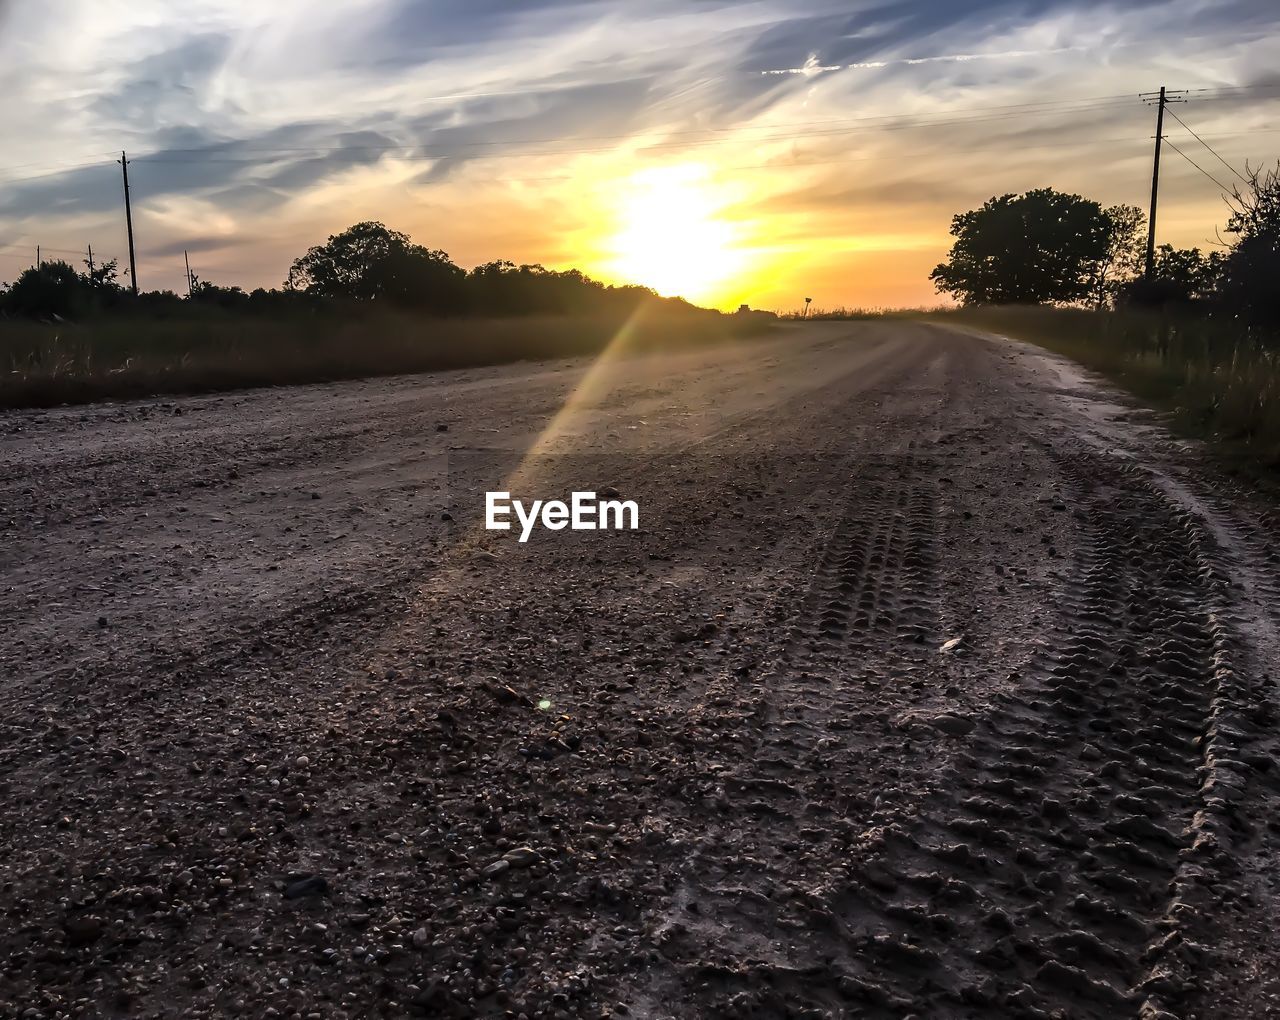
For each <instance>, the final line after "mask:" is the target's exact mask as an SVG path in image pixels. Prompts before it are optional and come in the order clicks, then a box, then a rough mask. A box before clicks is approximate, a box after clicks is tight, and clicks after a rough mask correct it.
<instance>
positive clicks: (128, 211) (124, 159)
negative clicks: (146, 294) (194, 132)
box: [120, 150, 138, 297]
mask: <svg viewBox="0 0 1280 1020" xmlns="http://www.w3.org/2000/svg"><path fill="white" fill-rule="evenodd" d="M120 168H121V169H122V170H123V171H124V221H125V223H126V224H127V225H128V227H129V284H130V286H131V287H132V288H133V296H134V297H137V296H138V260H137V259H136V258H135V257H134V254H133V203H132V202H131V201H130V199H129V157H128V156H126V155H125V153H124V151H123V150H122V151H121V153H120Z"/></svg>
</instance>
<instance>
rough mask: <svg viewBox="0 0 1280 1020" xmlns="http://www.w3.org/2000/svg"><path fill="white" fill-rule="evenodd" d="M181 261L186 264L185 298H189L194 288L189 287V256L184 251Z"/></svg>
mask: <svg viewBox="0 0 1280 1020" xmlns="http://www.w3.org/2000/svg"><path fill="white" fill-rule="evenodd" d="M182 261H183V262H185V263H186V264H187V297H188V298H189V297H191V292H192V290H194V289H195V288H194V287H192V285H191V256H190V255H189V254H188V253H187V252H186V251H184V252H183V253H182Z"/></svg>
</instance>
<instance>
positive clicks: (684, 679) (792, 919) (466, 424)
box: [0, 323, 1280, 1020]
mask: <svg viewBox="0 0 1280 1020" xmlns="http://www.w3.org/2000/svg"><path fill="white" fill-rule="evenodd" d="M476 450H484V451H488V453H486V454H483V455H481V454H477V453H474V452H471V451H476ZM500 477H501V478H504V479H506V481H507V482H508V483H509V485H510V487H511V488H512V489H513V491H515V494H516V495H517V496H521V495H523V496H527V497H528V498H539V497H540V498H548V497H558V496H562V495H563V494H565V493H567V492H568V491H570V490H571V489H573V488H577V487H584V486H585V487H595V488H600V487H603V486H606V485H607V486H612V487H615V488H617V489H618V490H619V491H620V492H621V493H622V494H623V495H624V496H627V497H629V498H633V499H636V500H637V501H638V502H639V503H640V506H641V514H642V529H641V531H639V532H635V533H607V534H597V535H584V534H569V533H559V534H550V533H545V532H544V533H540V534H538V535H537V536H535V538H534V540H533V541H531V542H530V543H529V544H528V545H527V546H521V545H519V544H518V543H517V542H516V540H515V536H514V535H511V534H500V533H486V532H484V531H482V530H480V529H479V528H478V526H477V517H478V514H479V511H480V509H481V508H482V506H483V495H482V493H483V491H484V489H485V488H487V487H489V486H490V485H493V484H494V483H496V481H497V480H498V479H499V478H500ZM1275 522H1276V518H1275V516H1274V515H1273V514H1272V513H1271V511H1270V510H1269V508H1268V507H1266V506H1264V505H1260V504H1258V503H1257V502H1256V501H1255V500H1254V499H1253V498H1252V497H1251V496H1250V495H1249V494H1248V493H1245V492H1242V491H1237V489H1235V488H1234V487H1233V486H1232V485H1231V483H1229V482H1228V481H1226V480H1224V479H1223V478H1220V477H1218V476H1217V475H1216V474H1215V473H1214V472H1213V471H1212V470H1211V469H1210V468H1209V467H1208V466H1207V465H1206V464H1205V463H1204V460H1203V458H1202V456H1201V454H1200V453H1199V452H1198V451H1197V450H1196V449H1194V448H1191V447H1188V446H1186V445H1185V444H1180V443H1178V442H1176V441H1174V440H1173V439H1171V438H1170V437H1169V436H1168V435H1167V434H1165V433H1164V432H1162V431H1161V429H1160V427H1159V425H1158V423H1157V422H1155V421H1154V420H1152V418H1151V417H1150V416H1149V415H1147V414H1145V413H1144V412H1140V411H1137V410H1135V409H1133V408H1131V407H1128V406H1127V405H1126V404H1125V403H1124V401H1122V400H1121V399H1120V398H1118V397H1116V396H1115V395H1114V394H1111V393H1108V392H1107V391H1106V390H1105V389H1104V388H1102V387H1100V386H1098V385H1096V384H1095V383H1093V382H1090V381H1089V380H1086V379H1085V378H1083V377H1082V376H1081V375H1080V374H1079V373H1078V372H1076V371H1075V370H1074V369H1072V368H1071V367H1070V366H1068V365H1066V364H1065V363H1064V362H1061V361H1059V360H1057V359H1053V358H1050V357H1049V356H1046V355H1043V354H1041V353H1038V352H1036V351H1034V350H1032V349H1030V348H1026V347H1023V346H1021V345H1018V344H1014V343H1012V342H1009V341H1003V340H998V339H992V338H989V337H981V336H977V335H970V334H966V333H962V332H957V331H948V330H943V329H940V328H935V327H929V326H923V325H908V324H896V323H882V324H873V323H868V324H848V325H838V326H836V325H832V326H815V327H812V328H808V329H796V330H793V331H790V332H788V333H786V334H785V335H783V336H781V337H779V338H777V339H772V340H769V341H763V342H759V343H754V344H749V345H744V346H740V347H736V348H733V349H721V350H716V351H700V352H694V353H689V354H686V355H682V356H680V357H678V358H667V359H664V360H661V361H658V360H620V361H608V362H606V363H603V364H601V365H597V366H595V367H591V366H589V365H587V364H586V363H582V362H563V363H554V364H540V365H524V366H511V367H505V368H499V369H487V370H482V371H471V372H464V373H450V374H443V375H437V376H423V377H413V378H403V379H394V380H378V381H371V382H364V383H347V384H341V385H332V386H317V387H304V388H298V389H291V390H278V391H267V392H256V393H251V394H242V395H230V396H220V397H211V398H197V399H184V400H171V401H148V402H142V403H131V404H121V405H104V406H99V407H91V408H76V409H67V410H58V411H52V412H30V413H6V414H3V415H0V537H2V539H3V541H2V543H0V570H2V571H3V572H2V573H0V634H3V641H2V642H0V678H2V680H3V683H2V684H0V794H2V795H3V812H0V855H2V857H0V859H2V860H3V870H2V872H0V917H3V919H4V922H5V923H4V924H3V925H0V1016H2V1017H32V1018H36V1017H47V1018H52V1017H66V1016H77V1017H89V1016H106V1017H170V1016H175V1017H176V1016H204V1017H212V1016H244V1017H306V1018H312V1017H319V1018H329V1017H348V1018H355V1017H384V1016H385V1017H392V1016H405V1015H411V1016H430V1017H470V1016H481V1017H503V1016H511V1017H516V1016H521V1015H523V1016H526V1017H579V1016H583V1017H596V1018H607V1017H615V1016H617V1017H639V1018H646V1017H652V1018H659V1017H725V1018H742V1017H806V1018H819V1017H842V1016H868V1017H908V1016H916V1017H930V1018H932V1017H943V1018H946V1017H1143V1018H1146V1020H1154V1018H1159V1017H1182V1018H1193V1017H1260V1016H1280V966H1278V965H1280V926H1278V925H1277V916H1276V915H1277V902H1278V899H1277V888H1276V886H1277V882H1280V871H1278V870H1277V868H1276V848H1277V840H1278V839H1280V810H1277V809H1278V808H1280V767H1278V766H1277V765H1276V753H1277V743H1276V739H1277V738H1276V691H1275V679H1274V673H1275V667H1276V664H1277V663H1278V662H1280V632H1278V630H1277V617H1278V616H1280V559H1278V554H1277V550H1276V547H1275V543H1274V540H1273V535H1274V534H1275Z"/></svg>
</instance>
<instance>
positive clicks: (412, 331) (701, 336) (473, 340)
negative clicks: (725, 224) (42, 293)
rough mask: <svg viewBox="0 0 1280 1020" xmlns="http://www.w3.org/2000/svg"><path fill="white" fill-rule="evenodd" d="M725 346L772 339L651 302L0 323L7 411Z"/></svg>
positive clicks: (739, 324) (763, 319)
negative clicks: (621, 338) (602, 307)
mask: <svg viewBox="0 0 1280 1020" xmlns="http://www.w3.org/2000/svg"><path fill="white" fill-rule="evenodd" d="M624 326H628V327H629V328H628V329H627V334H626V336H627V344H626V349H627V350H629V351H636V352H641V351H646V350H661V349H667V350H672V349H678V348H683V347H690V346H697V345H705V344H714V343H726V342H731V341H735V340H739V339H742V338H743V337H746V336H752V335H759V334H761V333H764V332H767V331H769V330H770V329H771V328H772V319H771V318H770V317H769V316H762V315H744V316H728V315H720V314H719V313H716V312H710V311H704V310H702V309H695V308H689V307H680V306H670V305H664V304H663V303H661V302H654V303H652V304H649V305H644V306H641V308H640V309H639V310H638V311H637V312H636V313H635V314H634V315H633V316H632V317H631V318H630V319H628V318H626V317H624V316H622V315H620V314H597V315H578V316H555V317H550V316H548V317H529V318H509V319H428V318H422V317H412V316H408V315H397V314H395V313H381V314H376V315H374V314H370V315H363V316H353V315H349V314H334V315H330V316H322V315H318V316H315V317H306V318H303V317H299V316H297V315H294V316H289V317H266V316H263V317H251V316H248V315H234V314H226V315H210V316H206V317H201V318H195V317H192V318H175V319H156V318H136V319H127V318H105V317H104V318H100V319H95V320H90V321H87V322H85V323H82V324H66V323H59V324H56V325H48V324H42V323H35V322H23V321H17V320H7V321H0V407H49V406H54V405H58V404H77V403H87V402H90V401H95V400H104V399H129V398H136V397H145V396H152V395H158V394H179V393H204V392H214V391H219V390H229V389H242V388H249V387H258V386H280V385H291V384H299V383H314V382H328V381H334V380H339V379H356V378H365V377H372V376H380V375H399V374H405V373H411V372H427V371H437V370H443V369H456V368H470V367H476V366H481V365H494V364H500V363H505V362H513V361H523V360H543V359H554V358H565V357H573V356H577V355H586V354H593V353H596V352H598V351H600V350H603V349H604V348H605V347H606V346H607V345H608V344H609V343H610V342H611V341H612V340H613V339H614V337H616V336H618V335H619V332H620V331H621V330H622V329H623V327H624Z"/></svg>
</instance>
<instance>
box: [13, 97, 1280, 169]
mask: <svg viewBox="0 0 1280 1020" xmlns="http://www.w3.org/2000/svg"><path fill="white" fill-rule="evenodd" d="M1224 88H1225V87H1220V88H1214V89H1201V90H1197V91H1198V92H1199V93H1202V94H1204V93H1209V92H1219V91H1224ZM1229 88H1231V89H1233V90H1239V91H1257V90H1265V89H1271V88H1273V86H1230V87H1229ZM1132 99H1133V94H1132V93H1120V94H1114V95H1106V96H1088V97H1081V98H1078V99H1068V100H1042V101H1039V102H1033V103H1009V104H1001V105H990V106H974V107H969V108H967V110H965V111H960V113H962V114H964V115H961V116H951V115H945V114H939V115H932V116H930V115H926V116H923V117H916V118H910V115H907V114H879V115H875V116H870V117H855V118H834V119H833V118H828V119H825V120H817V121H808V122H799V123H792V124H790V125H788V129H787V130H786V131H784V132H781V133H777V132H776V131H775V126H774V125H767V124H761V125H754V126H752V125H744V126H740V127H724V128H690V129H683V130H677V131H665V132H661V133H662V135H663V136H664V137H675V136H688V135H716V134H730V135H732V136H733V139H732V140H734V141H739V140H745V141H759V142H765V141H784V140H789V139H793V138H800V137H814V136H816V135H818V134H819V132H818V131H814V130H809V128H824V127H829V126H831V125H841V127H839V128H837V129H834V130H833V131H831V132H830V133H833V134H834V133H842V132H844V131H854V130H857V131H865V130H911V129H912V128H917V127H919V128H928V127H942V126H947V125H950V124H967V123H976V122H981V121H984V120H1001V119H1005V118H1013V117H1018V116H1037V115H1040V114H1043V113H1060V114H1071V113H1089V112H1093V111H1094V110H1097V109H1103V108H1106V107H1108V106H1112V105H1116V106H1119V105H1123V104H1126V103H1129V102H1131V101H1132ZM1012 111H1025V112H1022V113H1017V112H1012ZM904 118H908V119H905V120H904ZM864 125H871V127H867V126H864ZM797 128H805V130H797ZM757 131H771V132H775V133H773V134H770V135H767V136H764V137H761V138H757V139H751V138H747V137H745V136H746V135H747V134H748V133H750V132H757ZM640 134H643V130H642V129H638V130H637V131H635V132H630V133H626V134H610V135H581V136H579V137H578V140H580V141H609V140H622V139H628V138H635V137H636V136H637V135H640ZM559 140H560V139H558V138H555V137H541V138H518V139H503V140H500V141H477V142H458V143H456V144H454V145H452V146H450V147H449V149H448V151H442V152H439V153H438V154H433V153H427V152H424V151H423V150H422V146H420V145H414V144H411V143H410V144H403V145H349V146H341V145H330V146H297V147H275V146H273V147H262V148H256V147H251V146H239V145H237V143H235V142H234V141H232V142H221V143H215V144H213V145H208V146H201V147H192V148H184V149H169V150H165V151H164V153H153V154H151V155H144V156H135V157H134V160H133V162H139V163H141V162H153V163H160V162H165V163H179V162H188V161H189V162H260V161H261V158H260V157H263V156H270V155H277V154H278V155H293V154H315V155H324V154H330V153H346V152H384V153H387V154H392V153H396V152H407V153H413V155H412V156H404V157H402V158H404V159H412V160H434V159H443V158H457V157H456V155H455V154H456V153H457V152H458V150H459V149H464V150H465V149H473V148H488V147H493V146H515V145H537V144H542V143H545V142H556V141H559ZM683 144H688V143H676V142H672V143H662V142H655V143H652V144H650V145H648V146H646V148H650V149H653V148H658V147H663V146H667V147H671V146H677V145H683ZM230 146H234V147H235V151H236V152H238V153H244V154H246V156H255V157H259V158H255V159H244V160H240V159H236V158H235V157H219V156H216V155H215V154H216V153H217V152H218V151H220V149H221V148H226V147H230ZM596 151H611V149H581V148H579V149H554V150H548V151H546V152H542V153H539V152H534V153H524V155H534V156H537V155H576V154H583V153H589V152H596ZM178 153H190V154H191V157H192V158H191V159H190V160H183V159H181V158H180V157H179V156H178V155H171V154H178ZM105 162H106V161H105V160H102V161H95V162H82V163H74V164H69V165H67V166H65V167H56V168H54V170H53V171H52V172H51V173H49V174H38V175H35V176H33V177H24V178H16V179H8V180H0V184H4V183H18V182H20V181H23V180H37V179H40V178H42V177H46V176H56V175H57V174H58V173H61V172H64V171H67V170H74V169H81V168H83V167H90V166H98V165H102V164H104V163H105ZM31 165H33V164H25V165H24V166H31ZM17 168H18V167H7V168H0V172H4V171H7V170H12V169H17Z"/></svg>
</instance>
